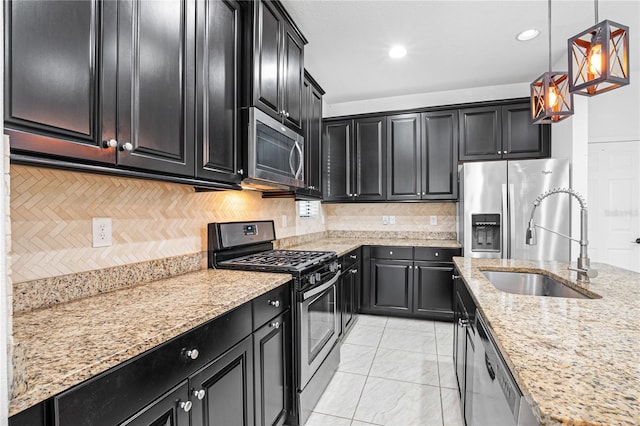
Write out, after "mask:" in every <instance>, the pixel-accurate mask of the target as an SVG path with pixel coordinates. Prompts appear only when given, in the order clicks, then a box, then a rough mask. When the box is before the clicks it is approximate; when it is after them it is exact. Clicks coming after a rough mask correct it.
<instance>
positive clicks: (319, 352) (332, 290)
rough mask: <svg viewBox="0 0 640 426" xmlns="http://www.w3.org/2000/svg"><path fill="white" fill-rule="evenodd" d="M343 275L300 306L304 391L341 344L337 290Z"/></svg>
mask: <svg viewBox="0 0 640 426" xmlns="http://www.w3.org/2000/svg"><path fill="white" fill-rule="evenodd" d="M339 277H340V271H338V272H337V273H336V275H335V276H334V277H333V278H331V279H330V280H329V281H327V282H325V283H323V284H320V285H318V286H317V287H314V288H312V289H310V290H307V291H305V292H304V293H303V294H302V300H301V301H300V302H298V318H299V319H300V336H299V339H298V345H299V354H300V370H299V371H300V383H299V389H303V388H304V387H305V386H306V385H307V383H309V380H310V379H311V377H312V376H313V375H314V373H315V372H316V371H317V370H318V368H319V367H320V365H321V364H322V361H324V359H325V358H326V357H327V355H328V354H329V352H330V351H331V349H332V348H333V346H334V345H335V344H336V342H337V341H338V334H339V327H340V321H339V315H338V314H339V311H338V298H337V286H336V283H337V282H338V278H339Z"/></svg>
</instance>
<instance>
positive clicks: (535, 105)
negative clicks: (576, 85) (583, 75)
mask: <svg viewBox="0 0 640 426" xmlns="http://www.w3.org/2000/svg"><path fill="white" fill-rule="evenodd" d="M571 115H573V96H572V95H571V93H569V75H568V74H567V73H566V72H554V71H548V72H545V73H544V74H542V75H541V76H540V77H538V79H537V80H535V81H534V82H533V83H531V116H532V122H533V124H545V123H556V122H558V121H560V120H564V119H565V118H567V117H569V116H571Z"/></svg>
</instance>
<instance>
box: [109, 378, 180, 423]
mask: <svg viewBox="0 0 640 426" xmlns="http://www.w3.org/2000/svg"><path fill="white" fill-rule="evenodd" d="M191 406H192V405H191V401H189V384H188V383H187V381H186V380H185V381H184V382H182V383H181V384H180V385H178V386H176V387H175V388H174V389H172V390H170V391H169V392H167V393H166V394H165V395H163V396H161V397H160V398H159V399H158V400H156V401H154V402H152V403H151V404H149V405H148V406H146V407H145V408H143V409H142V410H140V411H139V412H138V413H136V414H134V415H133V416H131V417H130V418H128V419H127V420H125V421H124V422H123V423H121V424H120V426H188V425H189V411H190V410H191Z"/></svg>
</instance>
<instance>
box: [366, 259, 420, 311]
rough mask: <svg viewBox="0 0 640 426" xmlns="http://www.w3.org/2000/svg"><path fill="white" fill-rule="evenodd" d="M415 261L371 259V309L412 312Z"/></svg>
mask: <svg viewBox="0 0 640 426" xmlns="http://www.w3.org/2000/svg"><path fill="white" fill-rule="evenodd" d="M412 266H413V262H411V261H406V260H380V259H372V260H371V276H370V277H371V311H373V312H384V313H388V314H397V313H410V311H411V297H412V295H411V293H412V281H413V276H412Z"/></svg>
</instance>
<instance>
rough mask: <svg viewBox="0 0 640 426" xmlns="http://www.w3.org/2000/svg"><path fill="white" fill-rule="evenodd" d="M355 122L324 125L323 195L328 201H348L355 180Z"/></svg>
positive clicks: (347, 121) (336, 122)
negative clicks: (353, 158) (353, 157)
mask: <svg viewBox="0 0 640 426" xmlns="http://www.w3.org/2000/svg"><path fill="white" fill-rule="evenodd" d="M352 156H353V121H352V120H344V121H333V122H330V123H325V124H324V125H323V132H322V158H323V162H322V166H323V170H322V187H323V189H322V194H323V198H324V200H326V201H348V200H350V199H351V198H352V197H351V192H352V189H351V187H352V180H353V161H352Z"/></svg>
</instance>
